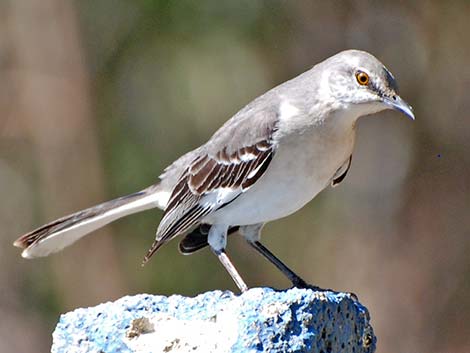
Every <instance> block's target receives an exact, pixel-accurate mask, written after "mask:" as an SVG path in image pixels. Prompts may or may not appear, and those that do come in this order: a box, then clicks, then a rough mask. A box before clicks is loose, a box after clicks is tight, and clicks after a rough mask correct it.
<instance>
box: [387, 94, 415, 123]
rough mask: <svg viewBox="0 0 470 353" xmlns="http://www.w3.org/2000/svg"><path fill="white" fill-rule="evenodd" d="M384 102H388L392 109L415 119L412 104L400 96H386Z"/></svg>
mask: <svg viewBox="0 0 470 353" xmlns="http://www.w3.org/2000/svg"><path fill="white" fill-rule="evenodd" d="M384 103H385V104H387V105H388V106H389V107H390V108H391V109H394V110H397V111H399V112H401V113H403V114H405V115H406V116H407V117H408V118H410V119H411V120H415V115H414V114H413V108H411V105H409V104H408V103H406V102H405V101H404V100H403V99H401V97H400V96H398V95H396V96H392V97H386V98H385V100H384Z"/></svg>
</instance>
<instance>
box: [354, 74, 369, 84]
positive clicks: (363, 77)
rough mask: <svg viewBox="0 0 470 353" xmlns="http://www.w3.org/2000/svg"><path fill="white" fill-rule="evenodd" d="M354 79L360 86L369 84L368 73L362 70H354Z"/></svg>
mask: <svg viewBox="0 0 470 353" xmlns="http://www.w3.org/2000/svg"><path fill="white" fill-rule="evenodd" d="M356 80H357V83H359V84H360V85H361V86H367V85H368V84H369V75H368V74H366V73H365V72H364V71H358V72H356Z"/></svg>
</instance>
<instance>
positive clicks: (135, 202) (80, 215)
mask: <svg viewBox="0 0 470 353" xmlns="http://www.w3.org/2000/svg"><path fill="white" fill-rule="evenodd" d="M167 194H168V193H167V192H164V191H162V190H160V188H159V187H158V185H153V186H151V187H149V188H147V189H145V190H142V191H139V192H136V193H134V194H131V195H127V196H124V197H120V198H117V199H114V200H111V201H108V202H104V203H102V204H99V205H97V206H94V207H90V208H87V209H85V210H83V211H79V212H76V213H73V214H71V215H68V216H65V217H62V218H59V219H57V220H55V221H53V222H50V223H48V224H46V225H43V226H42V227H39V228H37V229H35V230H33V231H32V232H29V233H27V234H25V235H23V236H22V237H20V238H18V239H17V240H16V241H15V242H14V243H13V245H14V246H17V247H19V248H23V249H24V250H23V252H22V253H21V256H23V257H24V258H34V257H41V256H47V255H49V254H52V253H55V252H57V251H60V250H62V249H63V248H65V247H66V246H69V245H71V244H73V243H74V242H76V241H77V240H78V239H80V238H82V237H83V236H85V235H87V234H89V233H91V232H92V231H94V230H96V229H98V228H101V227H103V226H105V225H106V224H108V223H111V222H112V221H115V220H117V219H119V218H121V217H124V216H127V215H130V214H133V213H136V212H140V211H144V210H147V209H150V208H155V207H158V208H162V209H163V208H164V207H165V205H166V202H167V199H168V196H169V195H167Z"/></svg>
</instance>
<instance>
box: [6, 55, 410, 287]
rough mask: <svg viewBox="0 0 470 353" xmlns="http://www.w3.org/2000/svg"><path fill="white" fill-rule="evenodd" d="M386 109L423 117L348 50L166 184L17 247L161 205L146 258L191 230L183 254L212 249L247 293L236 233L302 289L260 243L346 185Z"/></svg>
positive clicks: (219, 138) (39, 247)
mask: <svg viewBox="0 0 470 353" xmlns="http://www.w3.org/2000/svg"><path fill="white" fill-rule="evenodd" d="M384 109H395V110H398V111H401V112H403V113H405V114H406V115H408V116H409V117H411V118H413V119H414V116H413V113H412V110H411V107H410V106H409V105H407V104H406V103H405V102H404V101H403V100H402V99H401V98H400V97H399V96H398V88H397V85H396V81H395V79H394V78H393V76H392V75H391V73H390V71H388V70H387V69H386V68H385V67H384V66H383V64H382V63H380V61H378V60H377V59H376V58H375V57H373V56H372V55H370V54H368V53H366V52H362V51H357V50H349V51H344V52H341V53H339V54H337V55H334V56H332V57H331V58H329V59H327V60H325V61H323V62H321V63H319V64H318V65H316V66H314V67H313V68H312V69H310V70H308V71H306V72H305V73H303V74H301V75H299V76H297V77H296V78H294V79H292V80H290V81H287V82H285V83H283V84H281V85H279V86H277V87H275V88H273V89H272V90H270V91H268V92H266V93H265V94H263V95H262V96H260V97H258V98H256V99H255V100H253V101H252V102H251V103H249V104H248V105H247V106H246V107H244V108H243V109H242V110H240V111H239V112H238V113H237V114H236V115H234V116H233V117H232V118H231V119H229V120H228V121H227V122H226V123H225V124H224V125H223V126H222V127H221V128H220V129H219V130H217V131H216V132H215V134H214V135H213V136H212V137H211V138H210V139H209V141H208V142H207V143H206V144H204V145H202V146H201V147H199V148H197V149H195V150H193V151H191V152H189V153H187V154H185V155H183V156H182V157H181V158H179V159H178V160H176V161H175V162H174V163H173V164H171V165H170V166H169V167H167V168H166V169H165V171H164V173H163V174H162V175H161V176H160V182H159V183H157V184H155V185H152V186H150V187H149V188H147V189H144V190H142V191H140V192H138V193H135V194H132V195H129V196H125V197H123V198H119V199H116V200H112V201H108V202H105V203H103V204H101V205H98V206H95V207H92V208H89V209H87V210H84V211H80V212H77V213H75V214H72V215H69V216H67V217H63V218H61V219H59V220H57V221H54V222H51V223H49V224H46V225H45V226H42V227H40V228H38V229H36V230H34V231H32V232H30V233H28V234H26V235H24V236H22V237H21V238H19V239H18V240H17V241H16V242H15V246H19V247H22V248H24V251H23V256H24V257H27V258H30V257H36V256H45V255H48V254H49V253H52V252H55V251H58V250H61V249H62V248H63V247H65V246H67V245H69V244H71V243H73V242H74V241H76V240H77V239H79V238H81V237H82V236H84V235H86V234H88V233H89V232H91V231H93V230H95V229H97V228H99V227H102V226H103V225H105V224H107V223H109V222H111V221H113V220H115V219H118V218H120V217H123V216H126V215H128V214H132V213H135V212H139V211H142V210H145V209H149V208H154V207H158V208H161V209H163V210H164V211H165V213H164V216H163V219H162V221H161V223H160V225H159V227H158V230H157V235H156V240H155V242H154V243H153V245H152V247H151V248H150V250H149V252H148V254H147V256H146V257H145V261H147V260H148V259H149V258H150V256H151V255H152V254H153V253H154V252H155V251H156V250H157V249H158V248H159V247H160V246H161V245H163V244H164V243H166V242H167V241H169V240H171V239H173V238H174V237H176V236H178V235H181V234H188V233H190V235H188V238H187V240H186V243H185V244H183V243H182V245H183V246H182V247H181V248H182V249H187V250H188V251H187V253H190V252H192V249H196V250H197V249H199V248H201V247H203V246H204V245H206V244H209V245H210V247H211V249H212V250H213V251H214V253H215V254H216V255H217V256H218V257H219V259H220V260H221V262H222V264H223V265H224V266H225V267H226V269H227V270H228V271H229V273H230V274H231V275H232V278H233V279H234V280H235V282H236V283H237V285H238V286H239V287H240V289H241V290H244V289H246V285H245V284H244V282H243V280H242V279H241V277H240V276H239V275H238V272H236V270H235V268H234V267H233V265H232V264H231V263H230V261H229V260H228V258H227V256H226V255H225V252H224V250H225V246H226V237H227V232H229V231H233V230H234V229H236V230H238V232H239V233H240V234H242V235H243V236H244V237H245V238H246V239H247V240H248V242H249V243H250V244H252V245H253V247H255V249H256V250H257V251H259V252H260V253H261V254H262V255H264V256H265V257H267V258H268V259H269V260H270V261H272V262H273V263H274V264H275V265H276V266H277V267H278V268H280V269H281V271H283V272H284V273H285V274H286V275H287V276H288V277H289V278H290V279H291V280H292V281H293V283H297V284H299V283H305V282H303V280H301V279H300V278H299V277H298V276H296V275H295V274H294V273H293V272H292V271H291V270H289V269H288V268H287V266H285V265H284V264H282V263H281V262H280V261H279V260H278V259H276V258H275V257H274V255H272V254H271V253H269V251H268V250H267V249H266V248H265V247H264V246H262V245H261V244H260V243H259V237H260V235H259V233H260V231H261V228H262V226H263V224H264V223H265V222H268V221H271V220H273V219H277V218H281V217H285V216H287V215H289V214H291V213H293V212H295V211H296V210H298V209H299V208H301V207H302V206H303V205H305V203H307V202H308V201H310V200H311V199H312V198H314V197H315V195H317V194H318V193H319V192H320V191H321V190H323V189H324V188H325V187H327V186H328V185H332V186H335V185H337V184H338V183H339V182H341V181H342V180H343V179H344V177H345V175H346V173H347V171H348V170H349V168H350V165H351V154H352V150H353V146H354V139H355V125H356V121H357V119H358V118H359V117H360V116H363V115H367V114H372V113H375V112H378V111H381V110H384Z"/></svg>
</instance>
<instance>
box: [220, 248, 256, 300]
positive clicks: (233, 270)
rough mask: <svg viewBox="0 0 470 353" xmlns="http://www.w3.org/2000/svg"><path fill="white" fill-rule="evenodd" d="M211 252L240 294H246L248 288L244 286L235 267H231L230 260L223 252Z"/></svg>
mask: <svg viewBox="0 0 470 353" xmlns="http://www.w3.org/2000/svg"><path fill="white" fill-rule="evenodd" d="M212 251H213V252H214V254H215V255H216V256H217V258H218V259H219V261H220V262H221V263H222V265H223V266H224V267H225V269H226V270H227V272H228V273H229V275H230V276H231V277H232V279H233V281H234V282H235V284H236V285H237V287H238V289H240V292H242V293H243V292H246V291H247V290H248V286H247V285H246V283H245V281H244V280H243V279H242V277H241V276H240V274H239V273H238V271H237V269H236V268H235V266H233V264H232V261H230V258H229V257H228V256H227V254H226V253H225V250H218V251H217V250H214V249H212Z"/></svg>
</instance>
